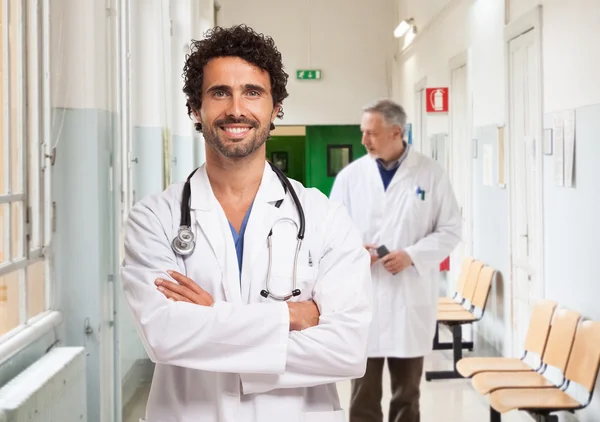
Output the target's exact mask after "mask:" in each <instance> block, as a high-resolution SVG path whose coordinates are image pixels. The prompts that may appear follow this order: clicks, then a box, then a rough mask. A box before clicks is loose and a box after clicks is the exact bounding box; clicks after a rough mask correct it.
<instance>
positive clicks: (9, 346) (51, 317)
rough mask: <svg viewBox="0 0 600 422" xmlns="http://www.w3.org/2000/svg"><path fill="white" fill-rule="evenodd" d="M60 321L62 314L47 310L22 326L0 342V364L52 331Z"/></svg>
mask: <svg viewBox="0 0 600 422" xmlns="http://www.w3.org/2000/svg"><path fill="white" fill-rule="evenodd" d="M61 322H62V314H61V313H60V312H59V311H49V312H47V313H46V314H45V315H42V316H40V318H39V319H36V320H35V321H34V322H33V323H31V324H29V325H27V326H25V327H23V328H22V329H21V330H19V332H17V333H16V334H14V335H13V336H11V337H9V338H8V339H6V340H5V341H3V342H2V343H0V364H2V363H4V362H6V361H7V360H8V359H10V358H11V357H13V356H14V355H16V354H17V353H19V352H20V351H21V350H23V349H24V348H26V347H27V346H29V345H30V344H31V343H33V342H34V341H36V340H37V339H39V338H41V337H42V336H44V335H45V334H47V333H49V332H50V331H52V330H53V329H54V328H55V327H57V326H58V325H60V323H61Z"/></svg>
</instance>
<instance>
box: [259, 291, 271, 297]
mask: <svg viewBox="0 0 600 422" xmlns="http://www.w3.org/2000/svg"><path fill="white" fill-rule="evenodd" d="M260 295H261V296H262V297H264V298H267V297H269V292H267V291H266V290H261V291H260Z"/></svg>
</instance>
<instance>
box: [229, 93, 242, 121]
mask: <svg viewBox="0 0 600 422" xmlns="http://www.w3.org/2000/svg"><path fill="white" fill-rule="evenodd" d="M226 113H227V115H228V116H231V117H235V118H240V117H244V116H245V115H244V113H245V109H244V102H243V97H242V95H240V94H238V93H234V94H233V95H231V100H230V101H229V104H228V107H227V110H226Z"/></svg>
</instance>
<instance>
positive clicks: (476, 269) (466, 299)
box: [438, 260, 484, 311]
mask: <svg viewBox="0 0 600 422" xmlns="http://www.w3.org/2000/svg"><path fill="white" fill-rule="evenodd" d="M483 267H484V264H483V262H481V261H477V260H474V261H473V262H471V264H470V265H469V268H468V270H467V273H466V276H465V281H464V284H463V286H462V289H461V292H460V294H458V295H457V296H455V299H456V301H454V302H452V303H438V311H446V310H448V311H450V310H463V309H467V310H468V309H469V308H470V306H471V301H472V300H473V295H474V294H475V289H476V288H477V280H478V277H479V273H480V272H481V270H482V268H483Z"/></svg>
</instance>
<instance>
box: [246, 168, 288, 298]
mask: <svg viewBox="0 0 600 422" xmlns="http://www.w3.org/2000/svg"><path fill="white" fill-rule="evenodd" d="M284 197H285V192H284V190H283V186H282V185H281V182H280V181H279V178H278V177H277V175H276V174H275V173H274V172H273V170H272V169H271V167H270V165H269V164H268V163H266V162H265V172H264V174H263V179H262V182H261V185H260V188H259V189H258V193H257V194H256V198H255V199H254V205H253V206H252V212H251V213H250V218H249V219H248V224H247V226H246V233H245V235H244V255H243V261H242V298H243V300H244V301H245V302H246V303H248V302H249V299H250V291H251V290H252V286H251V285H252V283H255V284H256V283H264V281H265V280H263V279H262V277H261V278H260V280H259V279H256V280H254V279H253V276H254V274H256V273H259V274H260V273H261V271H256V269H257V268H262V266H263V265H261V264H257V262H258V261H259V259H264V261H265V262H264V264H265V265H266V263H267V260H268V255H267V236H268V234H269V231H270V230H271V227H272V226H273V223H274V222H275V221H277V219H278V218H279V214H280V212H281V211H280V208H276V207H275V203H276V202H277V201H279V200H280V199H283V198H284ZM282 206H283V205H282ZM265 268H266V267H265ZM261 289H262V287H261ZM254 290H256V289H254Z"/></svg>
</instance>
